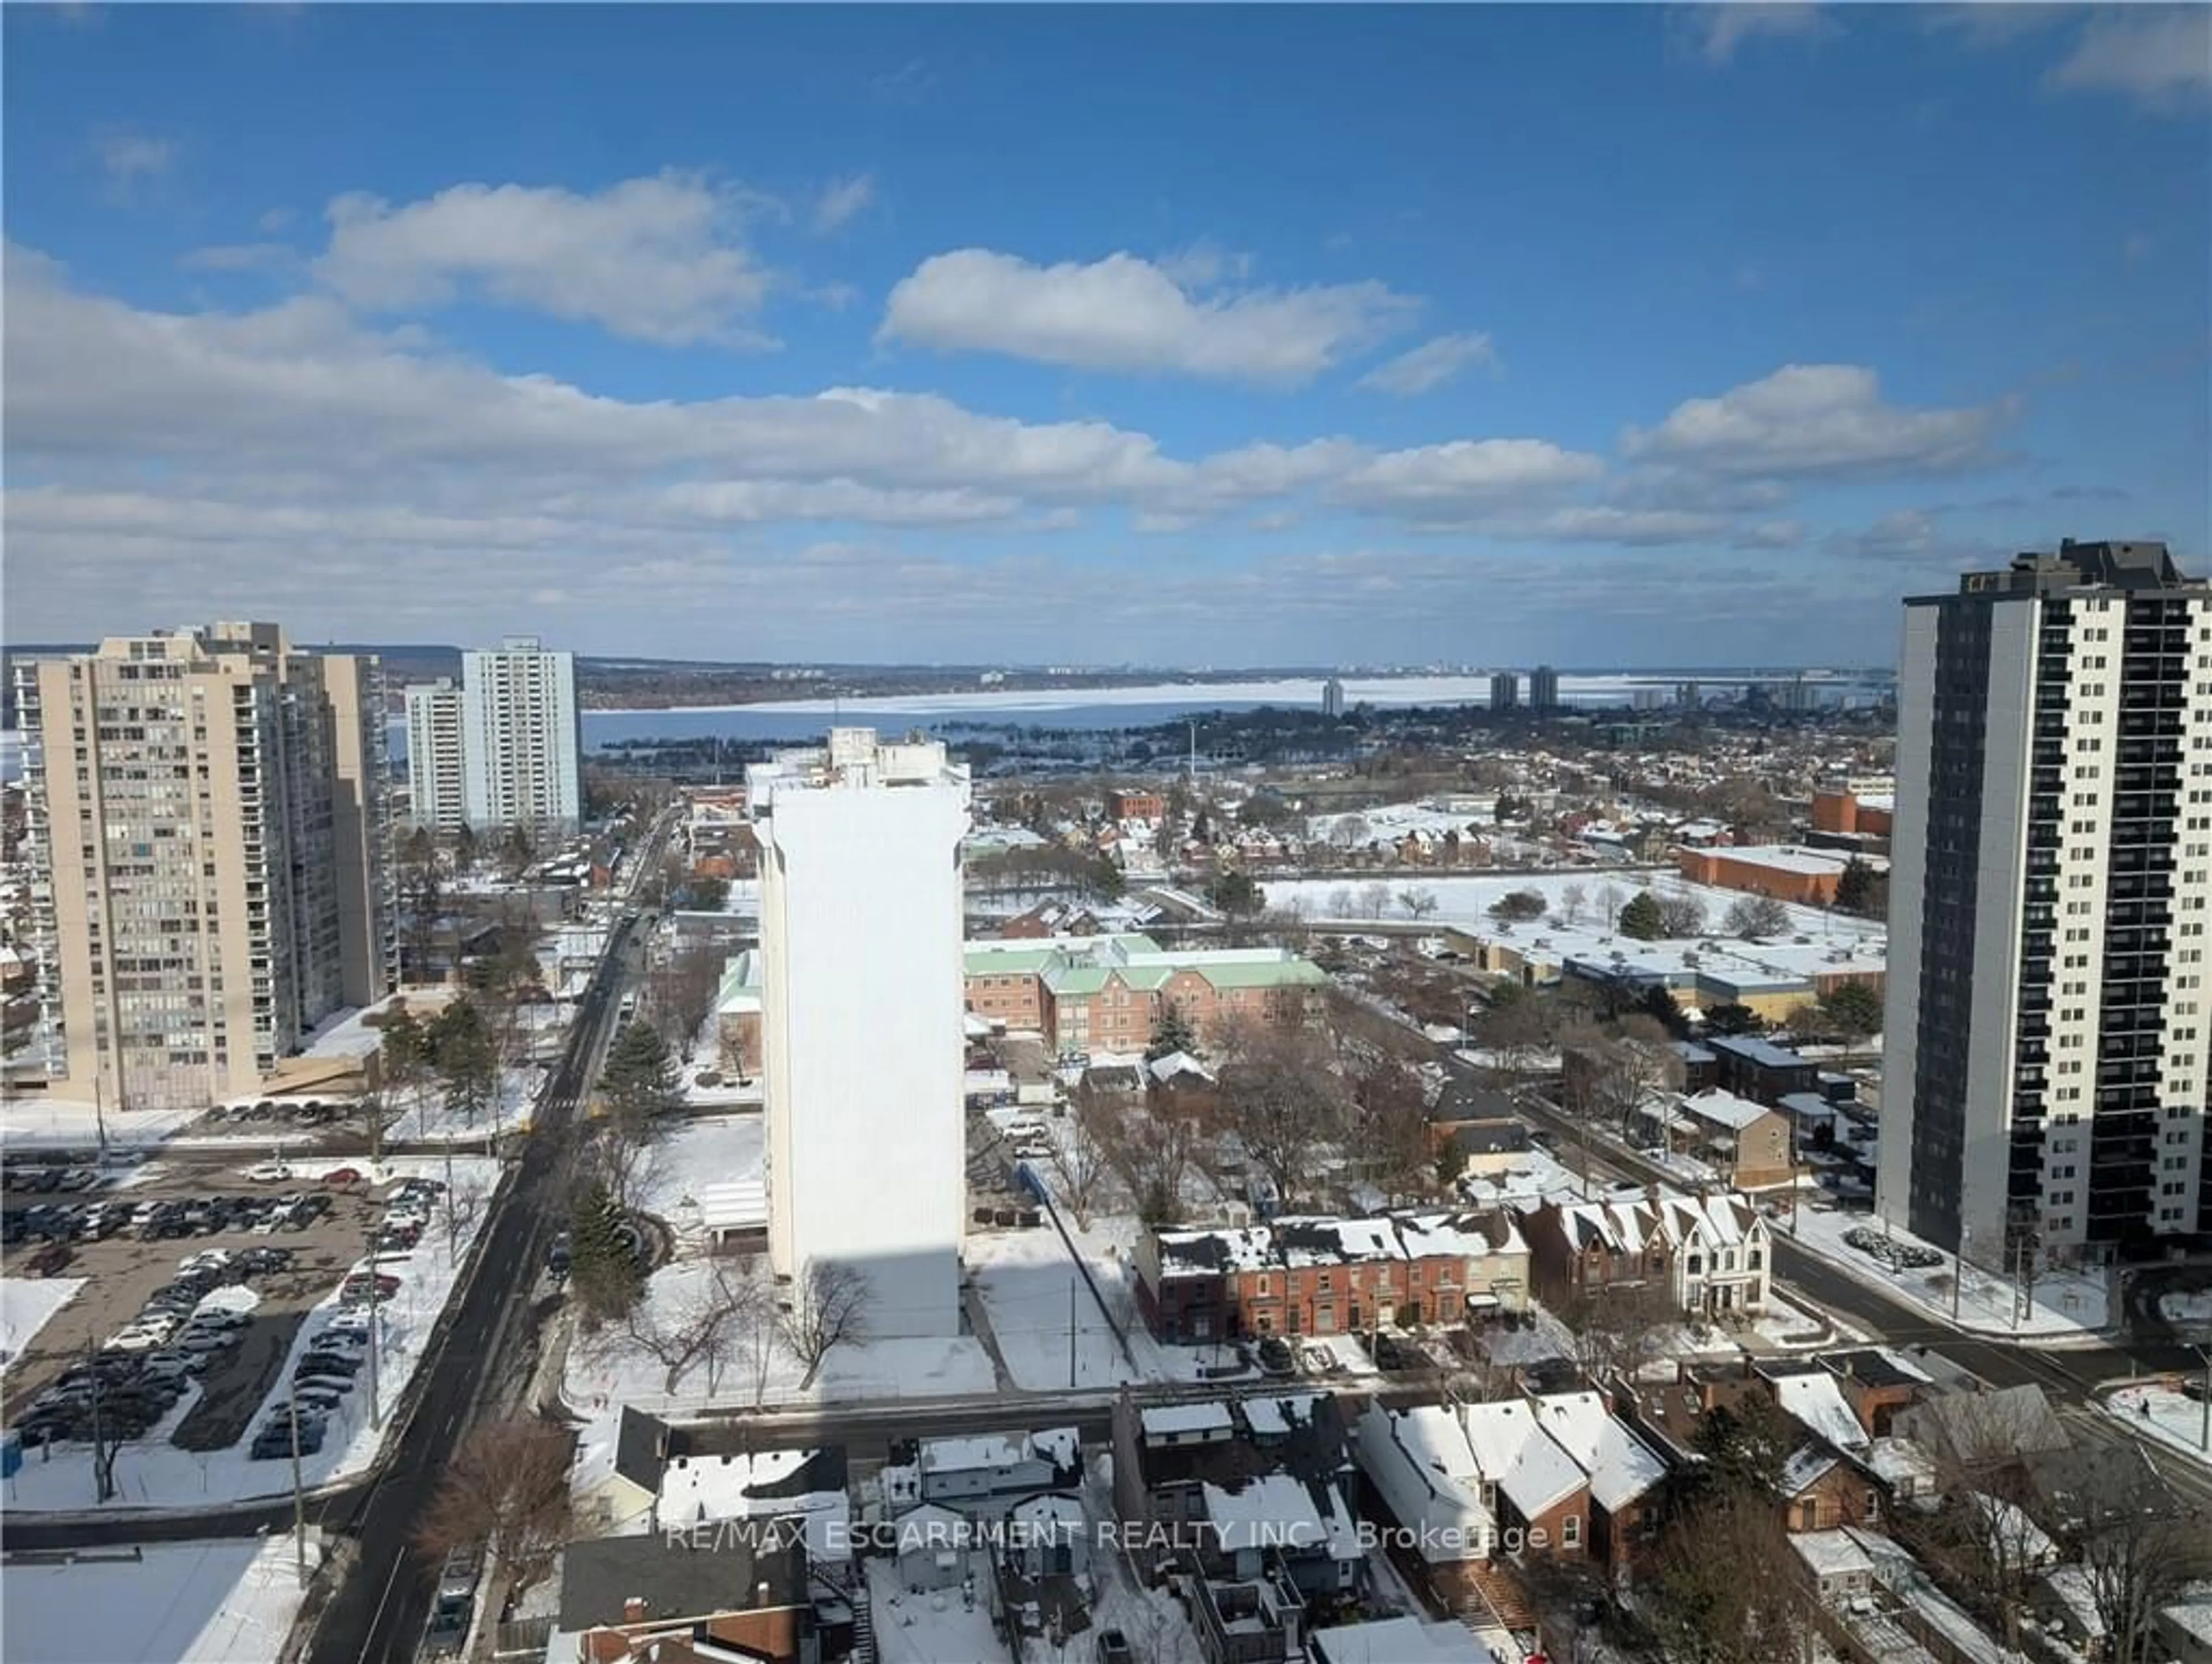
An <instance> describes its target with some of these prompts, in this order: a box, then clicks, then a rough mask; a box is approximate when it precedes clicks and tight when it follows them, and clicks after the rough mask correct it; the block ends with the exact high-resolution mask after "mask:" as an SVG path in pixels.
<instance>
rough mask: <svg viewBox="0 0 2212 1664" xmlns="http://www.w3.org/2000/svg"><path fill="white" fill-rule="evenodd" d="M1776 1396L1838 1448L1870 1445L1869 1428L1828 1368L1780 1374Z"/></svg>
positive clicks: (1806, 1425) (1805, 1424) (1802, 1422)
mask: <svg viewBox="0 0 2212 1664" xmlns="http://www.w3.org/2000/svg"><path fill="white" fill-rule="evenodd" d="M1774 1397H1775V1400H1776V1402H1778V1404H1780V1405H1781V1406H1782V1408H1783V1409H1784V1410H1785V1411H1788V1412H1789V1413H1790V1415H1791V1416H1793V1417H1796V1421H1797V1423H1798V1424H1799V1425H1800V1426H1802V1428H1804V1429H1805V1430H1806V1431H1807V1432H1808V1433H1811V1434H1814V1435H1816V1436H1818V1437H1820V1438H1823V1439H1826V1441H1827V1442H1829V1443H1830V1444H1832V1445H1833V1446H1835V1448H1837V1449H1838V1450H1851V1451H1862V1450H1864V1449H1865V1448H1867V1446H1868V1443H1869V1440H1868V1437H1867V1431H1866V1429H1865V1428H1863V1427H1862V1426H1861V1425H1860V1424H1859V1418H1858V1417H1857V1416H1856V1415H1854V1414H1853V1413H1852V1412H1851V1406H1850V1404H1849V1403H1848V1402H1846V1401H1845V1399H1844V1389H1843V1387H1841V1385H1839V1384H1838V1381H1837V1380H1836V1378H1835V1377H1834V1376H1833V1375H1832V1374H1829V1373H1828V1372H1827V1371H1826V1370H1825V1369H1822V1370H1820V1371H1819V1372H1818V1373H1817V1374H1816V1373H1814V1372H1813V1371H1810V1370H1808V1371H1807V1372H1806V1373H1805V1374H1802V1375H1783V1376H1780V1377H1778V1379H1777V1380H1776V1381H1775V1382H1774Z"/></svg>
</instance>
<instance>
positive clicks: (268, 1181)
mask: <svg viewBox="0 0 2212 1664" xmlns="http://www.w3.org/2000/svg"><path fill="white" fill-rule="evenodd" d="M291 1176H292V1169H291V1168H290V1167H288V1166H286V1165H285V1164H284V1163H283V1162H282V1161H262V1162H258V1163H257V1164H256V1165H254V1166H252V1167H248V1168H246V1179H247V1181H248V1182H249V1183H252V1184H256V1185H281V1184H283V1182H284V1181H285V1180H286V1179H289V1178H290V1177H291Z"/></svg>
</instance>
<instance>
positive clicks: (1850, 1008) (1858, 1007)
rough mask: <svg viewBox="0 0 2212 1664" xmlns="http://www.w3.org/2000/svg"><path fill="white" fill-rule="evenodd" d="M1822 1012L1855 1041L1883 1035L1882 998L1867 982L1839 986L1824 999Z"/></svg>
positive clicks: (1832, 989)
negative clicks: (1871, 1035)
mask: <svg viewBox="0 0 2212 1664" xmlns="http://www.w3.org/2000/svg"><path fill="white" fill-rule="evenodd" d="M1820 1011H1821V1015H1824V1016H1826V1018H1827V1019H1828V1021H1830V1022H1832V1023H1833V1024H1835V1025H1836V1027H1838V1028H1840V1029H1842V1030H1843V1031H1844V1033H1846V1034H1848V1035H1850V1036H1851V1037H1852V1038H1853V1039H1860V1038H1863V1036H1865V1035H1868V1034H1878V1033H1881V995H1879V994H1877V993H1875V991H1874V990H1873V989H1871V988H1869V987H1868V986H1867V985H1866V984H1864V983H1863V982H1843V983H1838V984H1836V985H1835V986H1834V987H1833V988H1831V989H1830V990H1828V991H1827V992H1826V993H1825V994H1823V995H1821V996H1820Z"/></svg>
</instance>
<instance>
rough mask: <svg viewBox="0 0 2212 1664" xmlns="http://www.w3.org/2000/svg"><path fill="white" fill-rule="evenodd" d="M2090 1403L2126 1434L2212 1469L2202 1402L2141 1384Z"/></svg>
mask: <svg viewBox="0 0 2212 1664" xmlns="http://www.w3.org/2000/svg"><path fill="white" fill-rule="evenodd" d="M2198 1384H2199V1385H2200V1386H2202V1385H2203V1383H2202V1382H2201V1381H2200V1382H2199V1383H2198ZM2093 1402H2094V1403H2095V1405H2096V1406H2097V1408H2098V1410H2099V1411H2100V1412H2101V1413H2103V1414H2104V1415H2106V1416H2109V1417H2112V1419H2113V1420H2114V1421H2116V1422H2118V1423H2120V1424H2121V1425H2122V1426H2124V1427H2125V1428H2127V1429H2128V1430H2129V1431H2130V1432H2132V1433H2136V1434H2140V1435H2142V1437H2144V1438H2147V1439H2150V1440H2152V1441H2154V1442H2156V1443H2159V1444H2161V1445H2164V1446H2165V1447H2166V1448H2167V1449H2169V1450H2172V1451H2173V1452H2174V1453H2175V1454H2177V1455H2181V1456H2185V1457H2187V1458H2188V1459H2189V1460H2191V1461H2195V1462H2202V1463H2203V1464H2204V1466H2207V1467H2212V1447H2208V1446H2207V1444H2206V1442H2205V1432H2206V1429H2207V1426H2208V1422H2207V1417H2206V1408H2205V1403H2204V1400H2203V1399H2192V1398H2191V1397H2190V1396H2189V1395H2188V1394H2187V1393H2183V1392H2181V1391H2179V1389H2178V1388H2175V1387H2160V1386H2156V1385H2151V1384H2145V1385H2142V1386H2138V1387H2118V1388H2115V1389H2114V1390H2113V1391H2112V1392H2110V1393H2106V1394H2104V1395H2103V1396H2101V1397H2099V1398H2096V1399H2094V1400H2093Z"/></svg>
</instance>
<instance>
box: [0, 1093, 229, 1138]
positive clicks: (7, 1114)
mask: <svg viewBox="0 0 2212 1664" xmlns="http://www.w3.org/2000/svg"><path fill="white" fill-rule="evenodd" d="M199 1115H200V1112H199V1111H198V1110H196V1109H134V1110H131V1111H128V1112H122V1111H117V1110H108V1111H106V1112H105V1113H104V1114H102V1113H100V1112H99V1111H98V1110H97V1109H96V1108H95V1106H94V1105H91V1104H77V1103H65V1102H64V1101H63V1100H61V1099H59V1098H43V1097H24V1098H18V1097H15V1096H13V1095H10V1096H9V1099H8V1100H7V1103H6V1104H5V1106H0V1148H5V1149H28V1148H31V1147H32V1146H33V1145H56V1144H58V1145H64V1146H66V1147H68V1148H70V1149H94V1148H95V1147H97V1145H98V1144H99V1143H100V1134H101V1131H102V1130H103V1128H104V1129H105V1131H106V1137H107V1142H108V1143H109V1144H110V1145H123V1146H125V1147H129V1148H134V1149H144V1148H146V1147H148V1146H149V1145H154V1144H158V1143H163V1142H164V1141H165V1140H167V1138H169V1137H171V1136H172V1135H173V1134H174V1133H176V1132H178V1131H180V1130H181V1129H183V1128H185V1127H186V1126H189V1125H191V1123H192V1122H193V1121H195V1120H197V1119H198V1118H199Z"/></svg>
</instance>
